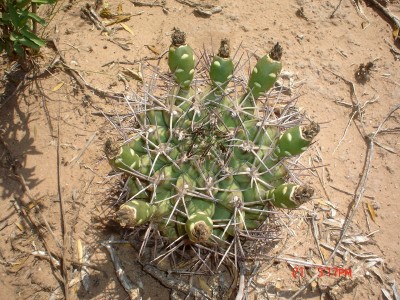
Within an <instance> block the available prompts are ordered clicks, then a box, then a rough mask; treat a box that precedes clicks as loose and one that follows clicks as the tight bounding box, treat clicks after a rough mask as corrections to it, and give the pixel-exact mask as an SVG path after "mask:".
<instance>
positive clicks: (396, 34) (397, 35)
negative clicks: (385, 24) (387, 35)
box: [392, 26, 400, 39]
mask: <svg viewBox="0 0 400 300" xmlns="http://www.w3.org/2000/svg"><path fill="white" fill-rule="evenodd" d="M399 31H400V30H399V27H397V26H394V28H393V31H392V34H393V38H394V39H396V38H398V37H399Z"/></svg>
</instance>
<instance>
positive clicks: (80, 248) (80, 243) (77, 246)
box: [76, 239, 83, 263]
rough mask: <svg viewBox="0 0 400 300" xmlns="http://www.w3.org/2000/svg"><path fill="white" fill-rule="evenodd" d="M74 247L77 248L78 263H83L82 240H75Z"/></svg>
mask: <svg viewBox="0 0 400 300" xmlns="http://www.w3.org/2000/svg"><path fill="white" fill-rule="evenodd" d="M76 248H77V250H78V261H79V262H80V263H83V247H82V241H81V239H78V240H77V241H76Z"/></svg>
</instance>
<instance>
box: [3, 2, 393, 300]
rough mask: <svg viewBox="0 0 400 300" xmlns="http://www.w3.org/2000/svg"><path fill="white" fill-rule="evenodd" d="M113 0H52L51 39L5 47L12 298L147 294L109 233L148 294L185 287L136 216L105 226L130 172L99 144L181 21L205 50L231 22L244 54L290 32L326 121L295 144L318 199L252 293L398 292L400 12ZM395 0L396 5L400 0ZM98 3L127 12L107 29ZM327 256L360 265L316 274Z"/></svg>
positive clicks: (6, 252) (308, 89) (296, 90)
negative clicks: (125, 280)
mask: <svg viewBox="0 0 400 300" xmlns="http://www.w3.org/2000/svg"><path fill="white" fill-rule="evenodd" d="M101 2H102V1H96V3H94V2H91V1H80V0H77V1H58V3H57V5H56V6H55V8H53V9H51V8H49V7H45V6H42V7H40V10H39V14H40V15H41V16H45V17H47V18H48V19H49V24H48V25H47V26H46V27H45V28H40V30H41V32H42V34H43V36H44V37H45V38H46V39H47V41H48V42H47V45H46V46H45V47H43V48H42V49H41V51H40V54H35V55H31V56H30V57H29V59H30V63H31V64H32V65H33V68H32V69H30V70H29V71H26V70H24V68H23V66H21V64H19V63H17V62H15V61H10V60H9V59H7V57H6V56H5V55H4V54H3V55H2V56H1V60H0V62H1V63H0V74H1V79H0V90H1V93H2V96H1V98H0V109H1V110H0V115H1V123H0V142H1V143H0V158H1V161H0V163H1V165H0V195H1V198H0V199H1V201H0V211H1V214H0V238H1V243H0V262H1V264H0V272H1V276H0V298H1V299H63V298H67V299H129V298H131V299H135V297H136V296H137V295H136V296H135V295H134V293H130V294H128V293H127V291H126V289H125V288H124V287H123V285H122V284H121V281H120V280H119V278H118V277H117V275H116V270H115V263H113V261H112V260H111V258H110V252H109V251H108V250H107V247H106V246H105V245H107V241H110V239H111V238H113V239H114V240H115V241H117V242H115V243H112V244H111V245H112V249H113V250H114V252H115V254H116V255H117V256H118V258H119V260H120V262H121V264H122V267H123V270H124V272H125V274H126V275H127V276H128V277H129V278H130V280H131V281H132V282H133V284H134V285H136V286H140V291H141V293H142V297H143V299H170V295H172V296H171V297H177V298H176V299H181V298H179V297H182V299H183V297H184V294H182V293H177V292H176V290H175V293H173V291H174V287H172V289H171V286H168V284H166V283H167V282H168V276H169V275H168V276H167V275H165V276H166V278H164V280H160V279H156V278H155V277H154V276H151V275H150V273H149V272H147V271H146V270H145V269H144V268H143V266H142V265H140V264H138V263H137V251H136V250H135V249H134V248H133V247H132V246H131V243H129V238H130V236H129V232H128V231H127V230H121V229H118V228H115V227H113V226H109V222H108V221H107V220H108V219H109V218H110V216H112V214H113V213H114V211H115V205H114V204H113V201H112V199H113V198H112V197H113V196H112V194H111V190H112V186H113V185H115V184H116V182H117V181H118V178H117V177H116V176H115V175H114V174H113V173H112V172H111V168H110V166H109V164H108V161H107V158H106V156H105V154H104V151H103V148H104V143H105V141H106V139H107V138H108V137H113V138H118V137H120V136H119V132H118V130H117V128H116V127H115V126H114V124H115V122H116V121H115V120H117V119H116V116H119V115H120V114H121V113H122V114H123V112H124V109H126V107H127V106H126V101H125V99H126V97H127V96H128V95H130V94H131V91H137V90H139V89H140V88H141V86H142V83H141V81H140V80H138V78H135V76H132V72H131V73H129V72H128V73H127V72H126V71H127V70H133V73H135V74H138V72H139V71H140V70H141V68H143V66H159V67H160V69H161V70H165V69H166V56H165V51H166V50H168V47H169V45H170V36H171V32H172V29H173V28H174V27H178V28H180V29H181V30H183V31H185V32H186V34H187V40H188V43H190V45H191V46H192V48H193V49H195V53H196V55H198V56H200V55H201V53H203V51H207V52H208V53H215V52H216V49H218V46H219V41H220V40H221V39H222V38H228V39H229V40H230V45H231V47H232V49H233V52H235V51H237V53H238V55H237V58H239V57H240V55H241V54H242V53H244V55H245V56H246V55H248V54H249V53H255V54H257V55H263V54H264V53H268V51H269V49H270V48H271V47H272V45H274V44H275V43H276V42H279V43H280V44H281V45H282V47H283V49H284V53H283V57H282V62H283V71H282V75H281V79H280V80H281V82H282V84H285V85H286V86H288V88H289V91H290V97H292V98H293V99H294V98H295V99H296V100H295V101H296V106H297V107H298V108H299V109H300V110H301V111H304V113H305V114H306V115H307V117H309V118H310V119H312V120H314V121H316V122H318V123H319V124H320V127H321V131H320V133H319V135H318V136H317V138H316V141H315V143H314V144H313V145H312V147H310V149H309V151H307V152H306V153H305V154H303V155H302V156H301V157H300V158H299V163H300V164H301V165H302V166H303V167H304V168H303V170H302V171H301V172H299V178H301V180H303V181H305V182H307V183H309V184H311V185H312V186H314V188H315V190H316V192H315V195H314V197H313V200H312V201H311V202H312V203H307V205H305V206H304V207H302V208H301V209H298V210H296V211H293V212H291V213H290V214H288V215H287V218H285V226H283V227H284V228H281V231H280V241H279V242H277V243H274V244H273V245H271V247H270V249H269V253H265V255H266V256H268V257H269V259H265V260H262V261H260V263H259V265H258V269H257V270H258V272H257V273H256V274H253V276H252V277H251V280H250V281H249V284H248V286H246V293H244V294H245V297H247V298H246V299H399V294H398V283H399V282H400V264H399V262H398V257H399V256H400V231H399V225H400V223H399V216H398V215H397V214H398V213H399V214H400V202H399V201H398V200H399V199H398V195H397V192H398V190H399V188H400V181H399V180H398V178H400V160H399V151H400V144H399V139H398V137H399V133H400V132H399V130H400V110H399V108H400V106H399V105H400V48H399V42H400V41H399V38H398V37H397V40H395V36H394V35H396V30H394V29H395V28H393V27H392V23H391V21H390V19H388V18H386V17H385V15H384V14H383V13H382V12H381V11H379V10H378V9H376V7H375V6H373V5H372V4H371V2H370V1H353V0H342V1H339V0H335V1H313V0H304V1H301V0H297V1H296V0H288V1H278V0H270V1H261V0H254V1H233V0H215V1H213V0H206V1H203V0H198V2H195V1H190V0H176V1H173V0H165V1H148V2H145V1H133V0H132V1H127V0H121V1H109V2H108V3H101ZM384 2H385V5H386V8H387V9H388V10H389V11H390V12H391V13H392V14H393V15H397V16H400V2H399V1H398V0H392V1H382V2H381V3H384ZM87 4H90V7H91V8H92V9H93V11H95V12H96V13H98V14H99V13H100V11H101V10H102V8H103V7H104V5H107V8H108V9H109V11H110V12H111V13H115V14H116V13H121V9H122V12H123V13H126V14H130V15H131V16H130V17H129V18H127V19H126V20H124V22H123V23H122V24H123V25H121V22H115V23H114V24H110V25H109V26H107V27H105V28H106V30H103V29H99V28H97V27H96V25H95V24H94V23H93V22H92V21H91V20H90V18H88V16H87V14H86V13H85V9H86V11H87ZM96 6H98V7H96ZM118 7H119V8H118ZM100 20H101V21H102V22H103V24H106V23H108V22H111V21H112V19H111V20H110V19H107V18H106V17H103V18H102V17H100ZM397 34H398V32H397ZM361 65H363V67H362V66H361ZM360 66H361V69H360ZM360 71H361V73H362V74H361V75H362V76H361V77H360V76H359V75H360ZM127 74H128V75H129V74H131V76H130V77H129V76H128V75H127ZM356 74H359V75H356ZM144 76H146V73H145V74H144ZM338 241H339V242H340V243H338ZM335 247H336V249H335ZM332 253H333V255H332V257H331V254H332ZM49 254H51V257H50V256H49ZM304 262H308V264H304ZM321 264H326V265H327V266H331V267H332V268H334V267H337V268H339V269H343V270H344V269H346V270H351V276H349V273H347V275H346V276H345V275H344V274H339V273H331V276H327V275H326V274H325V276H320V274H319V270H318V266H319V265H321ZM181 279H182V280H183V281H185V280H186V281H185V282H187V277H185V278H181ZM205 285H207V283H206V284H205ZM201 287H202V284H201V282H200V288H201ZM203 287H204V283H203ZM204 289H205V290H207V289H206V288H204ZM238 292H239V290H238V289H237V288H236V287H235V288H234V289H233V290H231V294H230V295H229V296H230V298H231V299H235V297H236V295H237V294H238ZM207 293H209V296H210V298H212V293H210V292H209V291H207ZM137 299H139V298H137Z"/></svg>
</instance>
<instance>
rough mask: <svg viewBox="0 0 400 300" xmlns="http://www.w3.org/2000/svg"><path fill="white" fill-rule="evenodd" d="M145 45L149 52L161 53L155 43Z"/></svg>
mask: <svg viewBox="0 0 400 300" xmlns="http://www.w3.org/2000/svg"><path fill="white" fill-rule="evenodd" d="M146 47H147V48H148V49H149V50H150V51H151V52H153V53H154V54H155V55H160V53H161V51H160V49H159V48H158V47H157V46H155V45H146Z"/></svg>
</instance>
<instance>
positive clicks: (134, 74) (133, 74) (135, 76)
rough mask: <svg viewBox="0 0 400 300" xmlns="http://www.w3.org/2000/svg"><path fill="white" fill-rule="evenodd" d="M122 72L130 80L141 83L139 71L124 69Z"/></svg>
mask: <svg viewBox="0 0 400 300" xmlns="http://www.w3.org/2000/svg"><path fill="white" fill-rule="evenodd" d="M122 72H123V73H124V74H125V75H126V76H129V77H131V78H132V79H135V80H139V81H143V75H142V73H141V72H140V71H136V70H132V69H127V68H124V69H123V70H122Z"/></svg>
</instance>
